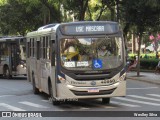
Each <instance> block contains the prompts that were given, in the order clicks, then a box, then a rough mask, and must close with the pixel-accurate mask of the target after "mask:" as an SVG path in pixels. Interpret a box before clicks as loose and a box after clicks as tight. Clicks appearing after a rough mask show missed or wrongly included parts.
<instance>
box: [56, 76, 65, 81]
mask: <svg viewBox="0 0 160 120" xmlns="http://www.w3.org/2000/svg"><path fill="white" fill-rule="evenodd" d="M58 79H59V80H60V81H65V80H66V79H64V78H63V77H61V76H60V75H58Z"/></svg>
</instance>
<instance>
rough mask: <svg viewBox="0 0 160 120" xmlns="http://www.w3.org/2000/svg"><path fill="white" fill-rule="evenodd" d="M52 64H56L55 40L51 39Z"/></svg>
mask: <svg viewBox="0 0 160 120" xmlns="http://www.w3.org/2000/svg"><path fill="white" fill-rule="evenodd" d="M51 43H52V44H51V66H55V49H56V48H55V41H54V40H52V41H51Z"/></svg>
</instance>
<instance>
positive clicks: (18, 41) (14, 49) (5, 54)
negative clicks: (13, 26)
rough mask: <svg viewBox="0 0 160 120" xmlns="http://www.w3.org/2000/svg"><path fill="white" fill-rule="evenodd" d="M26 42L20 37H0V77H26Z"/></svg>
mask: <svg viewBox="0 0 160 120" xmlns="http://www.w3.org/2000/svg"><path fill="white" fill-rule="evenodd" d="M25 46H26V40H25V38H24V37H21V36H14V37H13V36H7V37H0V75H3V77H4V78H7V79H9V78H11V77H12V76H17V75H25V76H26V47H25Z"/></svg>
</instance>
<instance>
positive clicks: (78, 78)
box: [26, 21, 126, 105]
mask: <svg viewBox="0 0 160 120" xmlns="http://www.w3.org/2000/svg"><path fill="white" fill-rule="evenodd" d="M26 37H27V53H28V54H27V74H28V80H29V81H31V82H32V85H33V91H34V93H35V94H37V93H39V92H45V93H47V94H49V95H50V96H51V98H52V99H51V100H52V102H53V104H54V105H57V104H59V103H60V101H65V100H78V99H87V98H102V102H103V103H107V104H108V103H109V102H110V98H111V97H115V96H125V95H126V80H125V77H126V70H125V65H126V59H125V56H126V55H125V45H124V39H123V37H122V31H121V29H120V27H119V25H118V23H116V22H109V21H95V22H93V21H83V22H71V23H62V24H52V25H51V24H50V25H46V26H43V27H41V28H39V29H38V30H37V31H33V32H30V33H28V34H27V36H26Z"/></svg>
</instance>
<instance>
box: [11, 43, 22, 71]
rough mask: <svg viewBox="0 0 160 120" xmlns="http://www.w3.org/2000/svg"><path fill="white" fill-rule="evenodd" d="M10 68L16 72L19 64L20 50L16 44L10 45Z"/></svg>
mask: <svg viewBox="0 0 160 120" xmlns="http://www.w3.org/2000/svg"><path fill="white" fill-rule="evenodd" d="M10 48H11V61H10V62H11V68H12V71H16V70H17V66H18V64H19V62H20V49H19V47H18V45H17V43H11V47H10Z"/></svg>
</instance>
